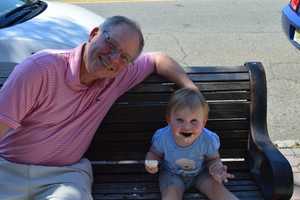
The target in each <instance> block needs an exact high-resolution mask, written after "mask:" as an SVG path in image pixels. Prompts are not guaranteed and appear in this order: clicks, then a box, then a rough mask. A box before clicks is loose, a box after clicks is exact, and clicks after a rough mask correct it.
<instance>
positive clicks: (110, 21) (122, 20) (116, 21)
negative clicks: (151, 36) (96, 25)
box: [100, 15, 144, 54]
mask: <svg viewBox="0 0 300 200" xmlns="http://www.w3.org/2000/svg"><path fill="white" fill-rule="evenodd" d="M123 24H125V25H127V26H129V27H130V28H131V29H132V30H134V31H136V32H137V33H138V35H139V49H138V50H139V51H138V54H140V53H141V52H142V50H143V48H144V36H143V33H142V30H141V28H140V26H139V25H138V23H137V22H135V21H133V20H131V19H129V18H127V17H124V16H119V15H116V16H112V17H109V18H106V19H105V21H104V22H103V23H102V24H100V28H101V30H105V31H109V30H110V29H111V28H113V27H115V26H118V25H123Z"/></svg>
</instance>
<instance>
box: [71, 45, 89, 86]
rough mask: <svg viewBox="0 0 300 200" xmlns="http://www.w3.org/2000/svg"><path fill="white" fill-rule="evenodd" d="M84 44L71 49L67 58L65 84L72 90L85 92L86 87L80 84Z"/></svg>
mask: <svg viewBox="0 0 300 200" xmlns="http://www.w3.org/2000/svg"><path fill="white" fill-rule="evenodd" d="M84 46H85V43H83V44H81V45H79V46H78V47H76V48H74V49H72V50H71V51H70V53H69V56H68V58H67V59H68V61H67V62H68V64H69V67H68V70H67V83H68V85H70V87H71V88H72V89H73V90H77V91H79V90H85V89H87V88H88V86H86V85H84V84H82V83H80V67H81V60H82V53H83V52H82V51H83V48H84Z"/></svg>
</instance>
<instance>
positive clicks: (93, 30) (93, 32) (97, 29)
mask: <svg viewBox="0 0 300 200" xmlns="http://www.w3.org/2000/svg"><path fill="white" fill-rule="evenodd" d="M99 31H100V28H99V27H95V28H93V29H92V30H91V32H90V36H89V42H90V41H91V40H92V39H93V38H94V37H95V36H96V35H97V34H98V32H99Z"/></svg>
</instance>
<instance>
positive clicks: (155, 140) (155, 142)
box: [151, 130, 164, 156]
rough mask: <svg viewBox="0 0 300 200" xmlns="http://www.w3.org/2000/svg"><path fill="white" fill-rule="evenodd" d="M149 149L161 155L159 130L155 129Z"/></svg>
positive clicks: (160, 134)
mask: <svg viewBox="0 0 300 200" xmlns="http://www.w3.org/2000/svg"><path fill="white" fill-rule="evenodd" d="M151 151H153V152H154V153H156V154H157V155H159V156H162V155H163V152H164V150H163V135H162V132H161V131H160V130H158V131H156V132H155V133H154V135H153V137H152V146H151Z"/></svg>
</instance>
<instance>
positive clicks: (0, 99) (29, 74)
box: [0, 58, 43, 129]
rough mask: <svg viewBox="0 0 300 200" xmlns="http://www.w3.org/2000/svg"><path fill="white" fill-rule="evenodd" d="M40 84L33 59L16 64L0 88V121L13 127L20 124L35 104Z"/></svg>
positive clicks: (40, 78)
mask: <svg viewBox="0 0 300 200" xmlns="http://www.w3.org/2000/svg"><path fill="white" fill-rule="evenodd" d="M42 84H43V81H42V76H41V75H40V70H39V67H37V64H36V63H35V62H34V61H33V59H30V58H29V59H27V60H25V61H24V62H23V63H21V64H19V65H17V66H16V67H15V68H14V70H13V71H12V73H11V74H10V76H9V77H8V79H7V80H6V82H5V83H4V85H3V86H2V88H1V90H0V121H1V122H3V123H5V124H7V125H8V126H9V127H11V128H14V129H16V128H18V127H19V126H21V123H22V120H23V118H24V117H25V116H26V115H28V114H29V113H30V112H31V111H32V109H33V107H34V106H35V105H36V104H37V101H36V99H37V95H38V94H39V93H40V90H41V85H42Z"/></svg>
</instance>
